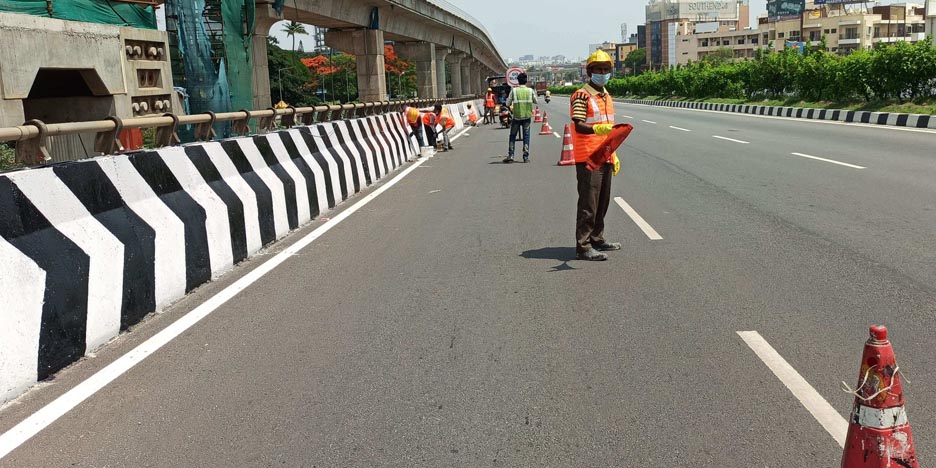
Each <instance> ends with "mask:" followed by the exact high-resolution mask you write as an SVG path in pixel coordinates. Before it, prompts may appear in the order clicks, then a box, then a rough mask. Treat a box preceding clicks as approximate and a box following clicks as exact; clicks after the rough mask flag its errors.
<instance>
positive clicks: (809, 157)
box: [790, 153, 867, 169]
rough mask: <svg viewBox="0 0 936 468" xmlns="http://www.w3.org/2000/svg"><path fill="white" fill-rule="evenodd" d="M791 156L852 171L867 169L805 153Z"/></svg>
mask: <svg viewBox="0 0 936 468" xmlns="http://www.w3.org/2000/svg"><path fill="white" fill-rule="evenodd" d="M790 154H792V155H793V156H799V157H801V158H808V159H815V160H816V161H823V162H827V163H832V164H838V165H839V166H845V167H850V168H852V169H867V167H864V166H856V165H854V164H848V163H843V162H841V161H835V160H832V159H826V158H820V157H818V156H810V155H808V154H803V153H790Z"/></svg>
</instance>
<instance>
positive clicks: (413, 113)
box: [406, 107, 419, 124]
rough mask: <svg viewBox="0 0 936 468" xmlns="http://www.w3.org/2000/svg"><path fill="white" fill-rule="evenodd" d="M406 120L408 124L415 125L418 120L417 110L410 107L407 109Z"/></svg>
mask: <svg viewBox="0 0 936 468" xmlns="http://www.w3.org/2000/svg"><path fill="white" fill-rule="evenodd" d="M406 120H407V121H408V122H409V123H410V124H414V123H416V121H417V120H419V109H417V108H415V107H410V108H409V109H406Z"/></svg>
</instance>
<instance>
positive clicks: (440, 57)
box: [435, 47, 451, 98]
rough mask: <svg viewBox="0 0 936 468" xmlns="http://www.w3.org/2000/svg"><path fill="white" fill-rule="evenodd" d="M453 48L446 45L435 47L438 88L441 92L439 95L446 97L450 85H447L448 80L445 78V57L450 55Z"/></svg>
mask: <svg viewBox="0 0 936 468" xmlns="http://www.w3.org/2000/svg"><path fill="white" fill-rule="evenodd" d="M450 52H451V49H446V48H444V47H436V48H435V57H436V80H438V83H437V84H436V88H437V90H438V92H439V95H438V96H437V97H439V98H444V97H446V96H448V89H447V88H448V87H447V86H446V83H447V81H446V80H445V59H446V57H448V55H449V53H450Z"/></svg>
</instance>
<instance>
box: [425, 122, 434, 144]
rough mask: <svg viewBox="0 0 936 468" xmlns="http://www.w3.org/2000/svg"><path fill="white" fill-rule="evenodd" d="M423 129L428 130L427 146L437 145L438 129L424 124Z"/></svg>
mask: <svg viewBox="0 0 936 468" xmlns="http://www.w3.org/2000/svg"><path fill="white" fill-rule="evenodd" d="M423 130H425V131H426V146H435V145H436V131H435V129H434V128H432V127H430V126H428V125H426V124H423Z"/></svg>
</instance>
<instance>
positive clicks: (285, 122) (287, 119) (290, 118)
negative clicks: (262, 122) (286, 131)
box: [280, 106, 296, 128]
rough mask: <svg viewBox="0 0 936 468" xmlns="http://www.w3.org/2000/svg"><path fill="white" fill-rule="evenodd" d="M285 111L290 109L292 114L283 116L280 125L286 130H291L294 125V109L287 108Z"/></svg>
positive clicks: (291, 107)
mask: <svg viewBox="0 0 936 468" xmlns="http://www.w3.org/2000/svg"><path fill="white" fill-rule="evenodd" d="M287 109H292V113H289V114H284V115H283V118H281V119H280V125H282V126H284V127H286V128H293V127H294V126H295V125H296V108H295V107H293V106H289V107H287Z"/></svg>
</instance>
